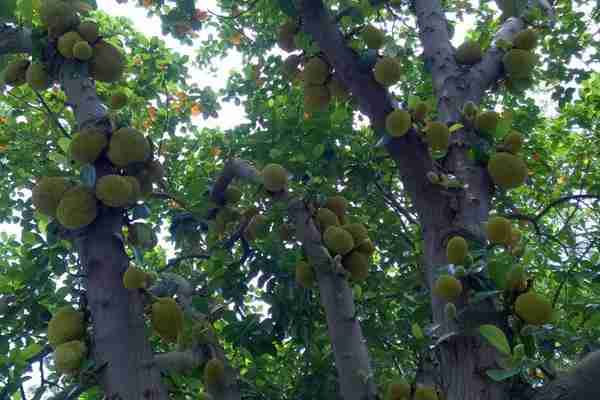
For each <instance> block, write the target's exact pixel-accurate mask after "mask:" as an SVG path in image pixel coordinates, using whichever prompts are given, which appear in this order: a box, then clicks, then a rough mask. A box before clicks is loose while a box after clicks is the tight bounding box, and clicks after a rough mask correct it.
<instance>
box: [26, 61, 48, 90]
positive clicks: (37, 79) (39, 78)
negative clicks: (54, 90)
mask: <svg viewBox="0 0 600 400" xmlns="http://www.w3.org/2000/svg"><path fill="white" fill-rule="evenodd" d="M25 79H26V80H27V83H28V84H29V86H31V88H32V89H33V90H37V91H42V90H46V89H48V88H49V87H50V77H49V76H48V72H46V69H45V67H44V65H43V64H40V63H37V62H34V63H31V64H29V67H28V68H27V72H26V73H25Z"/></svg>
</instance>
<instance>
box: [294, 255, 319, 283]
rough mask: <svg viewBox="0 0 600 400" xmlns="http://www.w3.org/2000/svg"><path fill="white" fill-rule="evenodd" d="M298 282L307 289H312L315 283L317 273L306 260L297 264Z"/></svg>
mask: <svg viewBox="0 0 600 400" xmlns="http://www.w3.org/2000/svg"><path fill="white" fill-rule="evenodd" d="M296 283H297V284H298V285H300V286H301V287H303V288H305V289H310V288H312V287H313V286H314V284H315V275H314V273H313V270H312V268H311V267H310V265H309V264H308V263H307V262H306V261H299V262H298V264H296Z"/></svg>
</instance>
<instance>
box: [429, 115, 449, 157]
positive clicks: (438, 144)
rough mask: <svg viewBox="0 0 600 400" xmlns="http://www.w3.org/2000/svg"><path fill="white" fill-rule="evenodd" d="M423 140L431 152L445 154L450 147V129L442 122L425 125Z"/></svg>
mask: <svg viewBox="0 0 600 400" xmlns="http://www.w3.org/2000/svg"><path fill="white" fill-rule="evenodd" d="M425 139H426V140H427V143H428V144H429V147H430V148H431V150H433V151H440V152H445V151H446V150H448V146H449V145H450V129H449V128H448V126H447V125H446V124H444V123H442V122H438V121H431V122H429V123H428V124H427V127H426V134H425Z"/></svg>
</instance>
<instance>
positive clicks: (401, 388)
mask: <svg viewBox="0 0 600 400" xmlns="http://www.w3.org/2000/svg"><path fill="white" fill-rule="evenodd" d="M409 398H410V385H409V383H408V382H406V380H404V379H401V378H397V379H395V380H394V381H392V382H390V384H389V385H388V387H387V391H386V392H385V398H384V400H409Z"/></svg>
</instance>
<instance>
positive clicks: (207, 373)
mask: <svg viewBox="0 0 600 400" xmlns="http://www.w3.org/2000/svg"><path fill="white" fill-rule="evenodd" d="M224 379H225V366H224V365H223V362H222V361H221V360H219V359H217V358H211V359H210V360H208V361H207V363H206V365H205V366H204V384H205V385H208V386H220V385H222V384H223V381H224Z"/></svg>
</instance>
